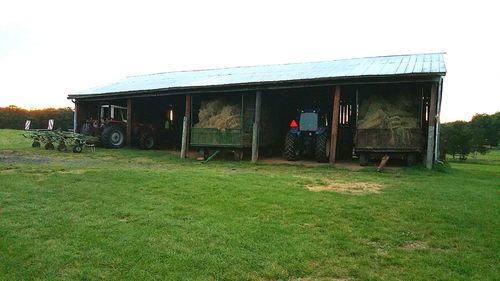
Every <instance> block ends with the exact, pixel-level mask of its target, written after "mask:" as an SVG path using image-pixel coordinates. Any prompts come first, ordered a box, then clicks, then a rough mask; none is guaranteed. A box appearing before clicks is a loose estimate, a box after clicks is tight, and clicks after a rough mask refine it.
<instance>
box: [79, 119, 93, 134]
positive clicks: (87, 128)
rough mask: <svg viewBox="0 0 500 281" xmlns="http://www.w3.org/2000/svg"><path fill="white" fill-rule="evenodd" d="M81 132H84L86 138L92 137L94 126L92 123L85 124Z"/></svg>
mask: <svg viewBox="0 0 500 281" xmlns="http://www.w3.org/2000/svg"><path fill="white" fill-rule="evenodd" d="M80 132H82V135H85V136H90V135H92V124H91V123H90V122H85V123H83V125H82V129H81V130H80Z"/></svg>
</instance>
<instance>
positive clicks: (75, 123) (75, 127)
mask: <svg viewBox="0 0 500 281" xmlns="http://www.w3.org/2000/svg"><path fill="white" fill-rule="evenodd" d="M73 133H78V102H77V101H76V100H75V111H74V112H73Z"/></svg>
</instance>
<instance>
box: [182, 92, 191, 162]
mask: <svg viewBox="0 0 500 281" xmlns="http://www.w3.org/2000/svg"><path fill="white" fill-rule="evenodd" d="M190 116H191V95H190V94H186V107H185V110H184V119H183V121H182V142H181V158H186V154H187V151H188V143H189V119H190Z"/></svg>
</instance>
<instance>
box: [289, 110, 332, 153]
mask: <svg viewBox="0 0 500 281" xmlns="http://www.w3.org/2000/svg"><path fill="white" fill-rule="evenodd" d="M329 135H330V130H329V128H328V118H327V115H326V113H323V112H321V111H320V110H317V109H310V110H299V111H298V115H297V117H296V118H295V119H293V120H292V121H291V122H290V130H289V131H288V133H287V134H286V137H285V150H284V155H285V158H286V159H287V160H289V161H296V160H299V159H301V158H302V157H314V158H315V159H316V161H318V162H327V161H328V158H329V157H330V138H329Z"/></svg>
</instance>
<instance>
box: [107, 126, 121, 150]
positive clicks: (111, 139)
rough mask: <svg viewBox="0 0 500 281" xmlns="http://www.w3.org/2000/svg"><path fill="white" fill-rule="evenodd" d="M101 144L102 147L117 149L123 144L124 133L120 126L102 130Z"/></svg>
mask: <svg viewBox="0 0 500 281" xmlns="http://www.w3.org/2000/svg"><path fill="white" fill-rule="evenodd" d="M101 142H102V144H103V145H104V147H108V148H119V147H122V146H123V145H124V144H125V133H124V130H123V128H122V127H121V126H109V127H106V128H104V130H102V134H101Z"/></svg>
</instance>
